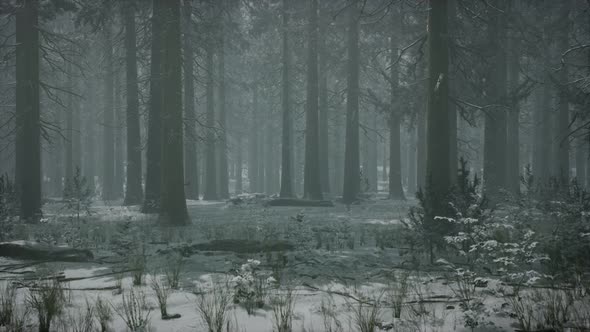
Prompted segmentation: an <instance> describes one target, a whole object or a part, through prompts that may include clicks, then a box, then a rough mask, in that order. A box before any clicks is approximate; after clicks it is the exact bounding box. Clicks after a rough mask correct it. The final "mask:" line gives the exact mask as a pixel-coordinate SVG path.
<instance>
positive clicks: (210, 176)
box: [203, 45, 218, 201]
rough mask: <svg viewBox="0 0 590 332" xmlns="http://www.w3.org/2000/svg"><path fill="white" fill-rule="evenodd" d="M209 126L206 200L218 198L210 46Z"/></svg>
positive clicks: (212, 68)
mask: <svg viewBox="0 0 590 332" xmlns="http://www.w3.org/2000/svg"><path fill="white" fill-rule="evenodd" d="M206 61H207V87H206V89H207V119H206V121H207V128H206V134H205V144H206V146H205V153H206V156H205V162H206V163H205V193H204V195H203V199H204V200H207V201H209V200H216V199H218V196H217V167H216V166H217V165H216V164H217V162H216V160H215V159H216V154H215V129H214V127H215V104H214V101H213V95H214V90H213V89H214V84H215V82H213V71H214V67H213V49H212V46H211V45H210V46H209V49H208V50H207V59H206Z"/></svg>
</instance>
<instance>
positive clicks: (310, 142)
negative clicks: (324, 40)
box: [303, 0, 323, 200]
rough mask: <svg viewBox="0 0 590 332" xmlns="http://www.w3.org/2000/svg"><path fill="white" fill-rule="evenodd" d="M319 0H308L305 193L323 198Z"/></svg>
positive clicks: (315, 198) (316, 198) (310, 197)
mask: <svg viewBox="0 0 590 332" xmlns="http://www.w3.org/2000/svg"><path fill="white" fill-rule="evenodd" d="M317 10H318V2H317V0H309V31H308V33H309V36H308V47H307V48H308V49H307V52H308V53H307V101H306V110H305V165H304V171H303V197H304V198H307V199H313V200H321V199H323V195H322V187H321V182H320V161H319V157H320V152H319V146H318V145H319V118H318V15H317Z"/></svg>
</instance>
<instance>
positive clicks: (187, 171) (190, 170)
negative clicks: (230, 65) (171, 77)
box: [183, 0, 199, 200]
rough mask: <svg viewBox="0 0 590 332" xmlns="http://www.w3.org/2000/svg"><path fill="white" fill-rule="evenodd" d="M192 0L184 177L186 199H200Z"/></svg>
mask: <svg viewBox="0 0 590 332" xmlns="http://www.w3.org/2000/svg"><path fill="white" fill-rule="evenodd" d="M191 14H192V0H185V1H184V24H183V25H184V29H185V30H184V62H183V63H184V117H185V118H186V122H185V127H184V130H185V134H184V138H185V142H184V176H185V178H186V181H187V186H186V197H187V198H188V199H196V200H198V199H199V169H198V161H197V144H196V139H197V131H196V128H195V127H196V126H195V124H196V122H197V114H196V111H195V87H194V77H193V74H194V68H193V67H194V66H193V57H194V55H193V42H192V38H193V34H192V32H193V24H192V19H191Z"/></svg>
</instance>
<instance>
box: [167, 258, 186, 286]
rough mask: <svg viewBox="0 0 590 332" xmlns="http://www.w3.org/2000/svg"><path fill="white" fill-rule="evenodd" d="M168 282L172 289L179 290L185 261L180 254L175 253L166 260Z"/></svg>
mask: <svg viewBox="0 0 590 332" xmlns="http://www.w3.org/2000/svg"><path fill="white" fill-rule="evenodd" d="M166 262H167V264H166V271H165V272H166V281H168V285H170V288H172V289H178V287H179V284H180V277H181V274H182V269H183V268H184V264H185V260H184V257H182V255H181V254H179V253H173V254H171V255H170V256H169V257H168V258H167V259H166Z"/></svg>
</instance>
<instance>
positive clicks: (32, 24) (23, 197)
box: [15, 0, 41, 222]
mask: <svg viewBox="0 0 590 332" xmlns="http://www.w3.org/2000/svg"><path fill="white" fill-rule="evenodd" d="M37 6H38V1H37V0H30V1H24V3H23V5H22V6H20V7H19V8H18V9H17V11H16V45H17V46H16V126H17V127H16V168H15V169H16V186H17V191H18V195H19V203H20V213H19V215H20V218H21V219H22V220H25V221H28V222H36V221H38V220H39V218H40V217H41V122H40V121H41V119H40V108H39V31H38V30H37V26H38V8H37Z"/></svg>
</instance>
